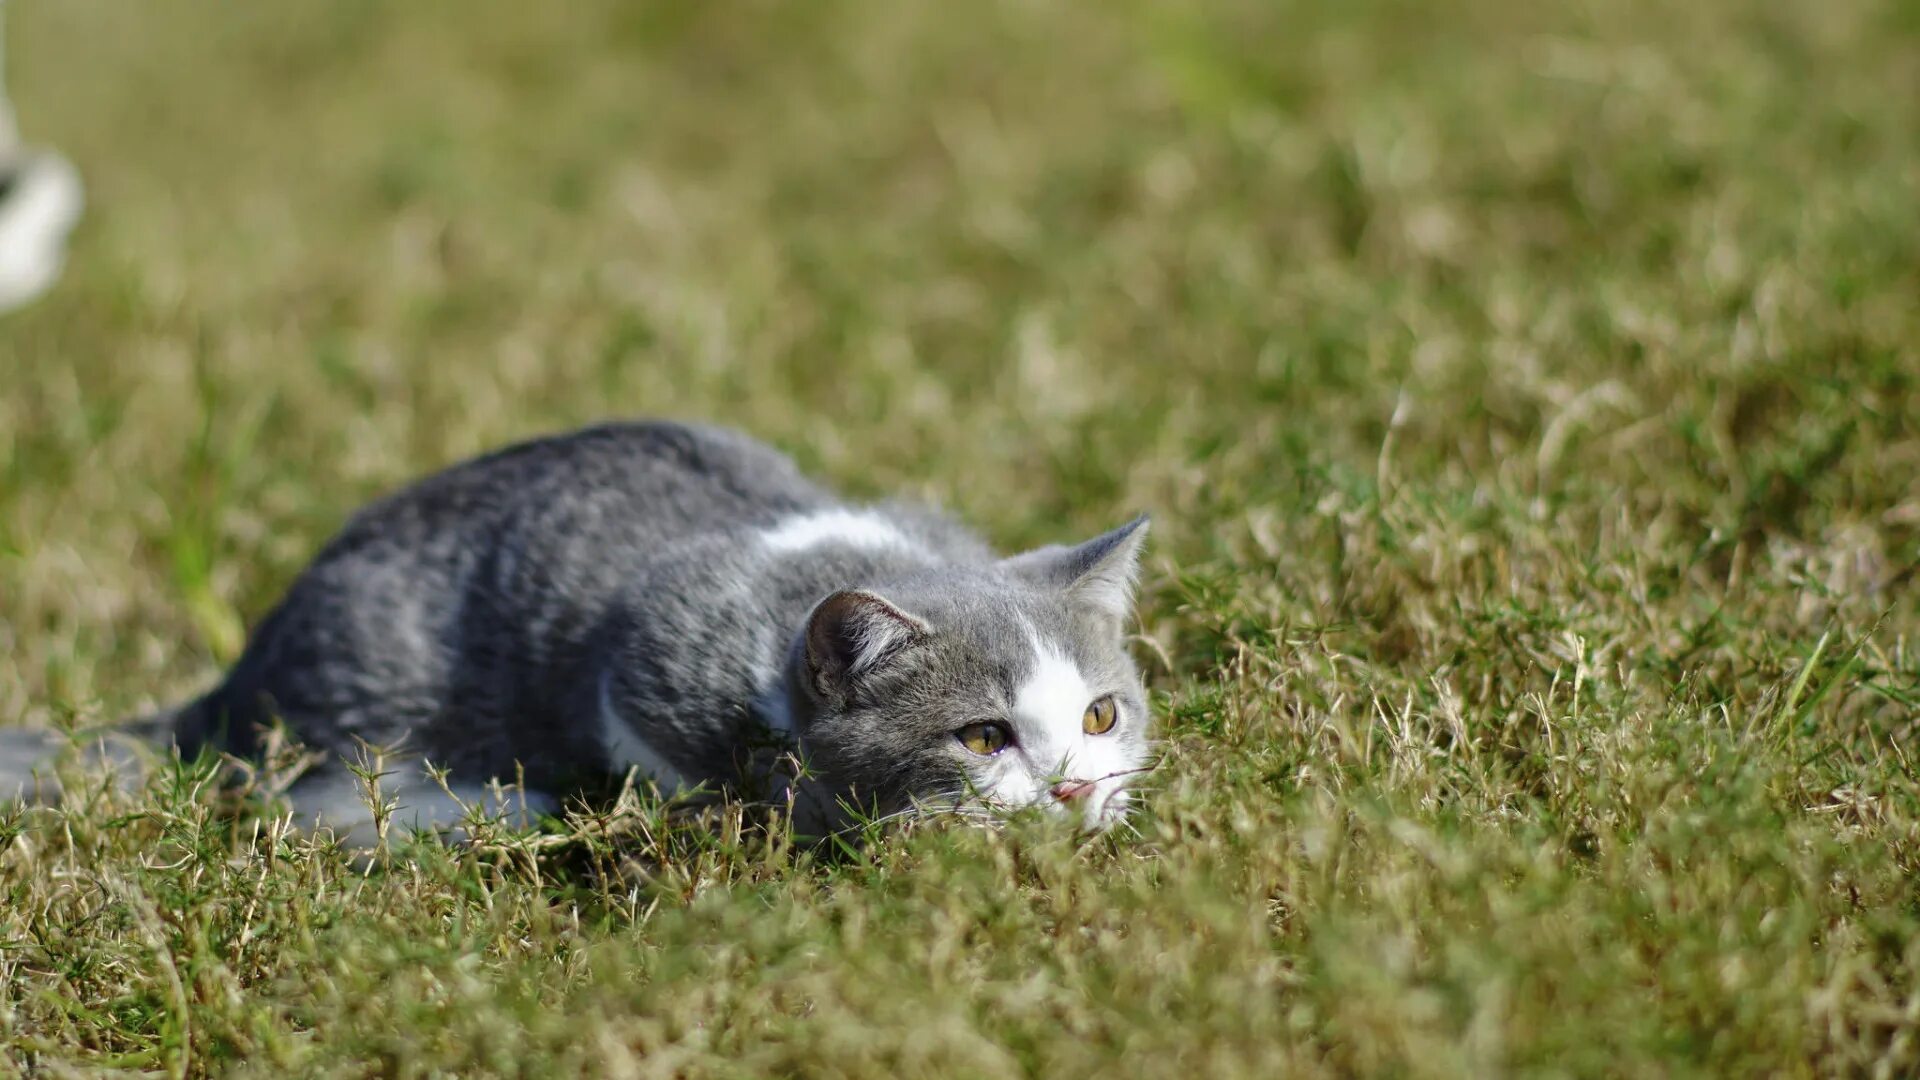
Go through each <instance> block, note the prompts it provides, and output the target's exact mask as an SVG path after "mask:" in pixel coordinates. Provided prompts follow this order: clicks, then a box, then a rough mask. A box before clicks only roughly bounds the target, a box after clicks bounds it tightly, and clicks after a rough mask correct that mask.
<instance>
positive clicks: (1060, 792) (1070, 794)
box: [1053, 780, 1093, 802]
mask: <svg viewBox="0 0 1920 1080" xmlns="http://www.w3.org/2000/svg"><path fill="white" fill-rule="evenodd" d="M1091 794H1093V781H1091V780H1062V781H1060V782H1059V783H1057V784H1055V785H1053V797H1054V798H1056V799H1059V800H1060V801H1061V802H1072V801H1073V800H1075V799H1081V798H1085V797H1086V796H1088V795H1091Z"/></svg>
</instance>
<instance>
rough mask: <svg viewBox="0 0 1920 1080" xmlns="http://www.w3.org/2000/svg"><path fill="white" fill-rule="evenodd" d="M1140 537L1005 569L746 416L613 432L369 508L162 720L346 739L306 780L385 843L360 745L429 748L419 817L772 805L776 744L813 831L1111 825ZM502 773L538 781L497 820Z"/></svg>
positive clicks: (420, 769) (946, 528)
mask: <svg viewBox="0 0 1920 1080" xmlns="http://www.w3.org/2000/svg"><path fill="white" fill-rule="evenodd" d="M1146 531H1147V528H1146V519H1145V518H1140V519H1137V520H1135V521H1133V522H1131V523H1129V524H1127V525H1123V526H1121V527H1120V528H1118V529H1115V530H1114V531H1112V532H1109V533H1107V534H1105V535H1103V536H1099V537H1096V538H1094V539H1092V540H1090V541H1087V542H1086V543H1083V544H1080V545H1078V546H1076V547H1046V548H1041V549H1039V550H1037V551H1032V552H1028V553H1026V554H1023V555H1017V556H1014V557H1012V558H998V557H996V556H995V555H994V554H993V553H992V552H991V551H990V550H989V549H988V548H987V546H986V545H985V544H984V543H983V542H981V541H980V540H979V539H978V538H977V537H975V536H974V535H973V534H972V533H970V532H969V531H967V530H966V529H964V528H962V527H961V526H959V525H957V524H955V523H954V522H952V521H949V520H947V519H946V518H943V517H940V516H938V515H936V514H933V513H930V512H927V511H924V510H919V509H913V508H907V507H898V506H855V505H850V504H848V503H846V502H843V501H841V500H840V499H838V498H836V497H835V496H834V495H833V494H831V493H830V492H828V491H826V490H825V489H823V488H821V487H819V486H817V485H815V484H814V483H812V482H811V481H809V480H807V479H806V478H805V477H803V476H802V475H801V474H800V473H799V471H798V470H797V469H796V468H795V467H794V465H793V463H792V462H791V461H789V460H788V459H787V458H786V457H784V456H782V455H781V454H779V453H778V452H777V451H775V450H773V449H771V448H769V447H767V446H764V445H762V444H760V443H758V442H755V441H753V440H751V439H749V438H747V437H746V436H744V435H741V434H738V433H736V432H732V431H727V430H724V429H719V428H712V427H699V426H691V425H684V424H675V423H664V422H655V423H626V424H609V425H604V426H599V427H593V428H588V429H585V430H582V431H578V432H575V433H572V434H567V435H560V436H556V437H552V438H545V439H539V440H535V441H531V442H526V443H522V444H520V445H517V446H513V447H509V448H507V449H504V450H501V451H498V452H496V453H493V454H489V455H487V456H484V457H481V458H478V459H475V460H473V461H470V462H467V463H465V464H461V465H457V466H455V467H453V468H450V469H448V470H446V471H444V472H441V473H439V474H437V475H434V476H432V477H429V478H427V479H425V480H423V481H421V482H419V483H417V484H415V485H414V486H412V487H410V488H407V489H405V490H403V491H401V492H399V493H398V494H396V495H393V496H391V497H389V498H387V499H385V500H383V501H380V502H377V503H375V504H373V505H372V506H369V507H367V508H366V509H364V510H363V511H361V512H360V513H359V514H358V515H357V516H355V517H354V518H353V519H352V520H351V521H350V522H349V523H348V524H347V525H346V527H345V528H344V529H343V530H342V531H341V533H340V534H339V535H338V536H337V537H335V538H334V539H333V541H332V542H331V543H329V544H328V545H327V546H326V548H325V549H324V550H322V551H321V552H320V554H319V555H318V556H317V557H316V558H315V559H314V561H313V563H312V565H311V566H309V567H308V568H307V569H306V571H305V572H304V573H303V574H301V576H300V577H299V578H298V579H297V580H296V581H295V582H294V584H293V585H292V587H291V588H290V589H289V590H288V592H287V595H286V597H285V598H284V599H282V600H281V602H280V604H279V606H278V607H276V608H275V609H274V610H273V611H272V612H271V613H270V614H269V615H268V616H267V617H266V619H265V620H264V621H262V622H261V624H260V625H259V626H258V628H256V629H255V630H254V632H253V635H252V638H251V640H250V641H249V642H248V644H247V647H246V650H245V652H244V653H243V654H242V656H241V657H240V659H239V661H238V662H237V663H235V664H234V666H233V668H232V670H231V671H229V672H228V673H227V676H226V678H225V680H224V681H222V682H221V683H220V685H219V686H217V687H216V688H214V689H213V690H212V691H211V692H209V693H208V694H206V695H205V696H204V697H202V698H200V699H198V700H196V701H193V702H190V703H188V704H185V705H183V706H180V707H179V708H177V709H174V710H171V711H169V712H167V713H164V714H162V715H161V716H159V717H157V718H154V719H152V720H150V721H148V722H147V723H146V725H145V727H146V729H147V730H148V732H149V733H150V735H153V736H158V741H161V742H163V743H170V744H171V745H173V746H177V747H178V748H179V749H180V750H181V751H182V752H183V753H186V754H194V753H197V752H199V751H201V750H203V749H216V750H221V751H225V752H229V753H234V754H238V755H242V756H246V755H251V754H255V753H257V752H259V750H260V749H261V738H262V732H263V731H264V730H265V729H266V728H267V726H268V725H269V724H271V722H272V721H274V720H279V721H283V722H284V723H285V724H286V725H287V727H288V728H289V729H290V730H291V732H292V733H293V734H294V735H296V736H297V737H298V738H299V739H300V740H301V741H303V742H305V743H306V744H308V745H309V746H310V747H313V748H316V749H318V750H321V751H324V752H325V753H326V754H327V758H326V759H325V760H324V761H323V762H322V764H320V765H319V766H318V767H316V768H314V769H312V770H311V771H309V772H308V773H306V774H304V775H303V776H302V777H301V778H300V779H299V780H297V781H296V782H295V784H294V785H293V787H292V788H291V789H290V790H289V792H288V798H289V799H290V800H291V802H292V805H293V808H294V810H295V813H296V815H297V817H299V818H300V819H302V820H304V821H314V820H316V819H317V820H318V821H319V822H320V823H322V824H324V825H327V826H330V827H331V828H333V829H334V831H335V832H336V834H344V835H345V836H346V837H347V838H348V839H349V840H350V841H353V842H358V843H361V844H365V843H368V842H371V841H372V839H373V837H374V818H373V816H372V813H371V810H370V808H369V806H368V805H367V803H366V800H365V799H364V797H363V795H362V792H361V790H360V784H359V781H358V780H357V779H356V778H355V777H354V775H353V774H352V772H351V771H350V770H349V769H348V768H347V763H349V762H353V761H356V760H358V759H359V757H360V755H361V754H362V753H363V752H364V747H365V746H367V745H374V746H386V747H399V748H401V749H402V750H403V751H404V753H405V755H408V757H405V758H403V759H402V761H401V763H400V764H398V765H395V764H392V763H389V764H388V766H387V767H388V768H389V769H390V770H393V771H391V772H390V773H389V775H387V776H386V777H385V778H384V779H383V781H382V791H383V793H384V794H385V795H386V796H387V797H389V798H391V799H395V800H397V801H398V803H399V809H398V811H397V812H396V813H395V815H394V817H393V818H392V821H393V822H394V823H396V824H398V825H401V826H413V827H416V828H422V829H430V828H431V829H445V828H450V827H453V826H456V825H458V824H459V822H460V820H461V818H462V817H463V813H464V811H463V810H462V809H461V804H462V803H469V804H470V803H474V802H478V803H481V804H483V805H486V806H489V807H492V808H495V809H505V810H511V811H516V812H519V813H522V814H543V813H544V814H551V813H557V812H558V809H559V800H560V799H561V798H562V797H564V796H566V795H567V794H569V793H572V792H575V791H580V790H585V789H586V788H588V787H589V786H590V785H592V784H593V783H594V782H596V778H597V782H598V783H600V784H602V785H604V784H605V782H606V780H607V779H608V778H609V777H619V776H622V775H624V774H627V773H628V772H629V771H630V770H638V772H639V774H640V775H641V776H642V777H643V778H644V779H646V780H650V781H651V782H653V783H654V784H657V785H658V786H659V788H660V789H661V790H662V791H664V792H668V793H672V792H676V791H682V790H685V789H689V788H693V787H696V786H701V785H704V786H706V787H708V788H710V789H733V790H748V789H756V790H765V785H766V783H767V782H768V779H769V778H768V776H767V775H765V772H766V769H765V763H766V761H767V760H768V755H767V754H765V753H757V752H756V751H757V750H758V749H764V748H765V747H767V746H769V745H771V746H774V747H786V748H790V749H791V750H792V751H794V752H795V753H794V755H793V756H794V757H795V758H797V759H798V761H800V762H801V763H802V765H803V768H802V769H801V770H800V774H799V775H800V778H799V779H798V780H797V781H796V782H794V783H793V785H792V786H791V787H790V788H789V789H788V791H787V794H788V795H789V796H790V798H791V801H792V802H793V806H794V815H795V818H796V822H797V824H798V825H800V827H802V828H803V829H805V830H810V831H821V830H829V829H833V828H837V827H840V826H841V825H843V824H845V823H847V822H848V821H849V820H851V819H852V818H854V817H855V816H863V815H867V814H876V813H877V814H893V813H901V812H912V811H913V810H915V809H916V808H953V809H973V810H981V809H997V808H1018V807H1026V806H1039V807H1044V808H1046V810H1047V811H1049V812H1053V813H1058V814H1061V815H1064V816H1067V817H1069V818H1070V819H1072V820H1074V821H1075V822H1077V823H1080V824H1084V825H1085V826H1087V827H1090V828H1099V827H1103V826H1106V825H1108V824H1111V823H1113V822H1114V821H1116V820H1118V819H1119V818H1120V817H1121V816H1122V815H1123V814H1124V813H1125V811H1126V808H1127V805H1128V800H1129V797H1130V796H1129V792H1128V787H1129V784H1130V782H1131V781H1132V780H1133V778H1134V777H1135V776H1136V775H1137V774H1138V773H1139V772H1141V771H1142V770H1143V768H1144V767H1145V765H1146V763H1147V760H1148V754H1149V741H1148V736H1149V716H1148V709H1147V700H1146V695H1145V692H1144V690H1143V689H1142V687H1141V683H1140V677H1139V674H1138V672H1137V671H1136V670H1135V668H1134V665H1133V663H1132V661H1131V660H1130V659H1129V657H1128V655H1127V651H1126V648H1125V644H1124V624H1125V622H1126V621H1127V619H1128V618H1129V617H1130V614H1131V609H1132V606H1133V581H1134V573H1135V566H1136V563H1137V559H1138V553H1139V550H1140V546H1141V543H1142V541H1143V540H1144V539H1145V536H1146ZM4 734H5V736H7V742H0V783H5V784H7V785H8V786H9V787H14V786H17V785H19V784H20V783H21V782H22V781H23V780H24V779H25V776H26V774H27V772H28V770H30V769H31V768H32V767H33V766H34V764H35V761H36V759H37V758H38V756H39V755H38V754H37V753H36V752H34V749H35V747H33V746H24V747H23V746H22V745H21V743H22V742H23V741H24V742H29V743H36V742H37V741H44V740H40V737H39V736H37V735H36V734H34V733H27V732H19V731H15V732H6V733H4ZM9 744H11V745H9ZM427 763H431V765H433V766H436V767H439V768H444V769H445V770H447V772H446V779H447V783H448V788H447V789H443V787H442V785H441V784H440V783H439V782H436V780H434V779H433V778H432V776H431V775H430V772H429V770H428V769H427V768H426V765H427ZM756 763H758V764H756ZM496 779H498V780H504V781H506V782H508V783H517V785H518V786H517V787H516V788H514V789H513V793H512V795H511V796H510V798H509V800H508V802H507V803H506V805H505V806H502V805H501V804H500V803H499V802H498V795H499V793H500V791H501V790H502V789H501V788H500V787H499V786H498V785H492V786H491V787H490V785H489V781H493V780H496ZM448 790H451V792H452V793H453V796H455V797H454V798H449V796H448ZM490 790H491V791H492V792H493V793H494V797H493V798H489V795H488V792H489V791H490Z"/></svg>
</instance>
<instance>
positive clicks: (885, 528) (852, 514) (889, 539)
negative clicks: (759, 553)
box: [760, 509, 914, 552]
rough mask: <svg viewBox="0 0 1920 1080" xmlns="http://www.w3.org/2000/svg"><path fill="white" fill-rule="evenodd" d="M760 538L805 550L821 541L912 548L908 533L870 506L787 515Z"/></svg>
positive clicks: (780, 547)
mask: <svg viewBox="0 0 1920 1080" xmlns="http://www.w3.org/2000/svg"><path fill="white" fill-rule="evenodd" d="M760 542H761V543H763V544H765V545H766V546H767V547H768V549H770V550H772V551H777V552H791V551H805V550H806V549H808V548H811V547H818V546H820V545H821V544H846V545H848V546H850V547H857V548H911V547H913V546H914V543H913V541H912V540H910V539H908V537H907V534H905V533H903V532H901V531H900V529H899V527H898V526H896V525H895V524H894V523H893V522H891V521H888V520H887V519H886V518H884V517H882V516H880V515H879V514H876V513H874V512H872V511H870V510H839V509H835V510H821V511H818V512H816V513H812V514H801V515H799V516H797V517H790V518H787V519H786V520H785V521H782V522H780V523H778V524H776V525H774V526H773V527H772V528H770V529H766V530H764V531H762V532H761V533H760Z"/></svg>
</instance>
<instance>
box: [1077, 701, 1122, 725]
mask: <svg viewBox="0 0 1920 1080" xmlns="http://www.w3.org/2000/svg"><path fill="white" fill-rule="evenodd" d="M1118 715H1119V710H1118V709H1115V708H1114V705H1113V695H1112V694H1108V695H1107V696H1106V697H1103V698H1100V699H1099V700H1097V701H1095V702H1094V703H1093V704H1091V705H1089V706H1087V711H1086V713H1084V714H1083V715H1082V716H1081V717H1080V730H1082V731H1084V732H1086V733H1087V734H1089V735H1105V734H1106V733H1107V732H1109V731H1112V730H1113V721H1114V718H1115V717H1117V716H1118Z"/></svg>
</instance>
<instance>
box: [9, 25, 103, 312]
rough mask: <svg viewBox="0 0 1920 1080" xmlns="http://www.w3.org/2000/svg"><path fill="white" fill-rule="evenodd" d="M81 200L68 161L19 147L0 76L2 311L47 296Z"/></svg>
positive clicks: (52, 153)
mask: <svg viewBox="0 0 1920 1080" xmlns="http://www.w3.org/2000/svg"><path fill="white" fill-rule="evenodd" d="M5 14H6V9H5V7H4V5H0V17H4V16H5ZM3 52H4V45H3V44H0V53H3ZM83 201H84V200H83V198H82V196H81V193H80V174H79V173H77V172H75V171H74V168H73V166H72V165H70V164H68V163H67V159H66V158H63V157H61V156H60V155H59V154H56V153H54V152H53V151H51V150H35V149H29V148H27V147H25V146H23V145H21V143H20V134H19V129H18V128H17V127H16V126H15V124H14V119H13V102H12V100H11V99H9V98H8V97H7V90H6V83H5V78H4V73H0V311H11V310H13V309H14V308H17V307H19V306H20V305H22V304H24V303H26V302H27V301H29V300H32V299H33V298H34V297H36V296H39V295H40V294H41V293H43V292H46V291H47V288H48V287H49V286H51V285H52V284H53V282H54V279H55V278H57V277H59V276H60V267H61V264H63V263H64V262H65V261H66V252H67V233H68V232H69V231H71V230H72V229H73V224H74V222H76V221H78V220H80V207H81V204H82V202H83Z"/></svg>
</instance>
